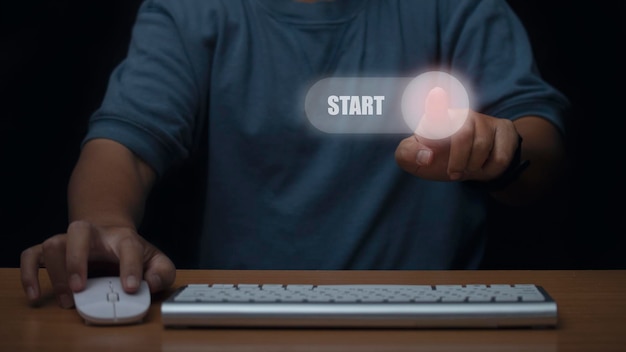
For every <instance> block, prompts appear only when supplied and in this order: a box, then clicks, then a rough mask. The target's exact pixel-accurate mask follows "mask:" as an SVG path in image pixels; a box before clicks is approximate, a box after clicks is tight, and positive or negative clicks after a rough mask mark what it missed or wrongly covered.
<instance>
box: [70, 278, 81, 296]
mask: <svg viewBox="0 0 626 352" xmlns="http://www.w3.org/2000/svg"><path fill="white" fill-rule="evenodd" d="M82 285H83V282H82V280H81V279H80V275H78V274H72V275H71V276H70V289H71V290H72V291H74V292H76V291H79V290H80V289H81V288H82Z"/></svg>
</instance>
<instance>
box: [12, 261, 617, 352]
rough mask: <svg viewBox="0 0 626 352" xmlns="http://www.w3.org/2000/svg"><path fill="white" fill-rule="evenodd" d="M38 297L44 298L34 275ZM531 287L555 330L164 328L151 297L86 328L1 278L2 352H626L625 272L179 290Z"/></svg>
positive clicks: (251, 274) (221, 278)
mask: <svg viewBox="0 0 626 352" xmlns="http://www.w3.org/2000/svg"><path fill="white" fill-rule="evenodd" d="M41 277H42V279H43V281H44V284H45V285H47V286H46V287H45V288H44V290H46V292H50V286H49V283H48V280H47V278H46V276H45V274H44V271H43V270H42V271H41ZM211 282H222V283H252V282H266V283H317V284H330V283H410V284H464V283H535V284H538V285H542V286H544V287H545V288H546V289H547V290H548V292H549V293H550V294H551V295H552V296H553V298H554V299H555V300H556V302H557V304H558V307H559V326H558V327H557V328H556V329H547V330H533V329H508V330H458V329H456V330H434V329H431V330H393V329H389V330H365V329H363V330H359V329H343V330H342V329H309V330H303V329H291V330H289V329H198V330H174V329H164V328H163V326H162V325H161V317H160V302H161V301H162V300H163V299H164V298H165V297H166V296H167V295H168V294H169V293H170V292H165V293H164V294H162V295H159V296H157V297H154V298H153V304H152V307H151V310H150V312H149V314H148V316H147V318H146V322H145V323H144V324H141V325H134V326H123V327H95V326H86V325H84V324H83V321H82V320H81V318H80V317H79V316H78V314H77V313H76V311H75V310H74V309H70V310H63V309H60V308H58V307H57V306H56V302H55V300H54V299H53V298H52V296H51V295H48V298H47V299H44V300H43V302H42V304H41V306H39V307H37V308H33V307H30V306H29V305H28V304H27V301H26V298H25V296H24V294H23V293H22V289H21V285H20V280H19V270H18V269H0V298H1V300H0V312H2V322H1V323H0V351H7V352H9V351H11V352H17V351H81V352H83V351H87V352H97V351H115V352H121V351H173V352H174V351H175V352H185V351H225V352H229V351H254V352H260V351H337V352H345V351H359V352H367V351H372V352H374V351H480V352H485V351H499V352H501V351H533V352H541V351H585V352H589V351H603V352H606V351H626V270H624V271H621V270H615V271H597V270H596V271H394V272H391V271H373V272H364V271H330V272H328V271H189V270H181V271H179V272H178V277H177V280H176V283H175V287H178V286H180V285H184V284H186V283H211Z"/></svg>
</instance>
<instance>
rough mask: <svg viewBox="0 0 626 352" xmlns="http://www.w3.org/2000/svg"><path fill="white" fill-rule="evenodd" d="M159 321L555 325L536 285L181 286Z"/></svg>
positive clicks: (553, 310) (551, 304)
mask: <svg viewBox="0 0 626 352" xmlns="http://www.w3.org/2000/svg"><path fill="white" fill-rule="evenodd" d="M161 316H162V320H163V325H164V326H165V327H180V328H182V327H398V328H400V327H402V328H498V327H554V326H556V323H557V305H556V302H555V301H554V300H553V299H552V298H551V297H550V295H549V294H548V293H547V292H546V291H545V290H544V289H543V288H542V287H540V286H536V285H533V284H517V285H435V286H430V285H386V284H383V285H277V284H258V285H257V284H240V285H233V284H213V285H206V284H203V285H188V286H184V287H182V288H180V289H178V290H177V291H176V292H175V293H174V294H172V295H171V296H170V297H169V298H168V299H167V300H166V301H164V302H163V303H162V304H161Z"/></svg>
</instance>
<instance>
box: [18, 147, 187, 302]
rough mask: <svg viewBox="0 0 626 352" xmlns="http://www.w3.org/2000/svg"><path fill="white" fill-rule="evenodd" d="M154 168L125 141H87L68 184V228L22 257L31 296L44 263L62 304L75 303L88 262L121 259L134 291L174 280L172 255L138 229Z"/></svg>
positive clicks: (126, 282) (34, 295)
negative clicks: (141, 283)
mask: <svg viewBox="0 0 626 352" xmlns="http://www.w3.org/2000/svg"><path fill="white" fill-rule="evenodd" d="M155 178H156V177H155V173H154V171H153V170H152V169H151V168H150V167H149V166H148V165H147V164H146V163H145V162H143V161H142V160H141V159H140V158H138V157H137V156H136V155H135V154H134V153H132V152H131V151H130V150H129V149H127V148H126V147H124V146H123V145H121V144H119V143H117V142H115V141H112V140H107V139H94V140H91V141H89V142H87V143H86V144H85V146H84V147H83V150H82V151H81V154H80V157H79V160H78V162H77V164H76V166H75V168H74V170H73V173H72V176H71V179H70V183H69V188H68V206H69V209H68V210H69V222H70V225H69V226H68V229H67V232H66V233H65V234H60V235H56V236H53V237H50V238H49V239H47V240H45V241H44V242H43V243H41V244H38V245H36V246H33V247H31V248H28V249H26V250H25V251H24V252H23V253H22V257H21V273H22V285H23V287H24V291H25V292H26V295H27V296H28V298H29V299H30V300H32V301H35V300H37V299H38V298H39V297H40V295H41V292H40V286H39V281H38V268H39V267H40V266H43V267H45V268H46V269H47V271H48V275H49V277H50V281H51V283H52V286H53V288H54V291H55V294H56V295H57V297H58V298H59V303H60V305H61V306H63V307H66V308H69V307H71V306H72V305H73V301H72V292H77V291H81V290H82V289H84V287H85V280H86V279H87V272H88V263H94V262H99V263H112V264H116V265H119V275H120V277H121V279H122V285H123V286H124V288H125V290H126V291H128V292H134V291H136V290H137V289H138V287H139V284H140V281H141V280H142V279H145V280H146V281H147V282H148V285H149V286H150V289H151V291H152V292H155V291H158V290H161V289H163V288H165V287H168V286H169V285H171V284H172V283H173V281H174V278H175V268H174V265H173V263H172V262H171V260H170V259H169V258H167V256H165V255H164V254H163V253H162V252H160V251H159V250H158V249H157V248H155V247H154V246H153V245H151V244H150V243H148V242H147V241H146V240H144V239H143V238H142V237H141V236H139V234H138V233H137V227H138V226H139V224H140V222H141V219H142V216H143V211H144V205H145V201H146V198H147V197H148V195H149V193H150V190H151V189H152V186H153V184H154V182H155Z"/></svg>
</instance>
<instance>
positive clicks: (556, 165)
mask: <svg viewBox="0 0 626 352" xmlns="http://www.w3.org/2000/svg"><path fill="white" fill-rule="evenodd" d="M514 125H515V128H516V129H517V132H518V133H519V134H520V136H522V138H523V142H522V154H521V157H522V160H529V161H530V164H529V166H528V168H527V169H526V170H525V171H524V172H523V173H522V174H521V176H520V177H519V179H517V180H516V181H515V182H514V183H512V184H511V185H510V186H508V187H507V188H505V189H503V190H501V191H498V192H493V193H492V196H493V197H494V198H495V199H496V200H498V201H500V202H502V203H505V204H508V205H525V204H529V203H531V202H533V201H535V200H537V199H539V198H540V197H541V196H542V195H544V194H545V193H546V192H547V191H548V189H550V188H551V186H552V185H553V184H554V182H555V180H556V179H557V177H558V176H559V175H560V173H561V172H562V171H563V166H564V154H565V147H564V144H563V138H562V136H561V135H560V133H559V131H558V130H557V129H556V127H555V126H554V125H552V123H550V122H549V121H547V120H545V119H543V118H539V117H533V116H529V117H523V118H519V119H517V120H515V121H514Z"/></svg>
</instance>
